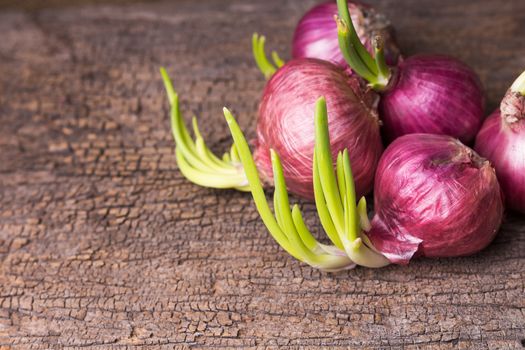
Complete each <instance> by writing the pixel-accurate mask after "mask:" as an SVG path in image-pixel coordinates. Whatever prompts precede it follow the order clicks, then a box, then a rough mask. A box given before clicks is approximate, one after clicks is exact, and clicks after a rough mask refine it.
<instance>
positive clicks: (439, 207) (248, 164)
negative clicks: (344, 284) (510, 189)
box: [225, 98, 503, 271]
mask: <svg viewBox="0 0 525 350" xmlns="http://www.w3.org/2000/svg"><path fill="white" fill-rule="evenodd" d="M225 113H226V119H227V120H228V123H229V126H230V130H231V132H232V136H233V139H234V141H235V146H236V148H237V149H238V152H239V155H240V160H241V162H242V164H243V167H244V169H245V171H246V173H247V174H248V183H249V188H250V191H251V192H252V195H253V197H254V200H255V203H256V206H257V210H258V211H259V213H260V215H261V218H262V219H263V222H264V223H265V225H266V227H267V228H268V230H269V231H270V233H271V234H272V236H273V237H274V238H275V240H276V241H277V242H278V243H279V244H280V245H281V246H282V247H283V248H284V249H285V250H286V251H287V252H289V253H290V254H291V255H292V256H294V257H295V258H297V259H299V260H301V261H303V262H306V263H308V264H309V265H311V266H313V267H316V268H319V269H323V270H327V271H336V270H340V269H348V268H352V267H354V266H356V265H360V266H366V267H383V266H385V265H388V264H389V263H390V262H392V263H398V264H404V263H407V262H408V261H409V260H410V259H412V258H413V257H417V256H426V257H453V256H462V255H470V254H473V253H476V252H478V251H480V250H481V249H483V248H485V247H486V246H487V245H488V244H489V243H490V242H491V241H492V239H493V238H494V236H495V235H496V233H497V231H498V229H499V227H500V225H501V221H502V216H503V201H502V194H501V191H500V187H499V184H498V181H497V179H496V175H495V172H494V169H493V168H492V167H491V166H490V164H489V162H488V161H487V160H486V159H483V158H481V157H480V156H479V155H477V154H476V153H475V152H474V151H473V150H472V149H470V148H469V147H467V146H465V145H463V144H462V143H461V142H460V141H458V140H457V139H454V138H452V137H450V136H444V135H431V134H411V135H405V136H403V137H400V138H399V139H397V140H396V141H394V142H393V143H392V144H391V145H390V146H389V147H388V149H387V150H386V151H385V153H384V155H383V157H382V158H381V161H380V164H379V168H378V172H377V176H376V183H375V186H376V187H375V198H374V199H375V209H376V214H375V216H374V218H373V220H372V222H371V223H370V222H369V221H368V217H367V214H366V201H365V200H364V198H361V200H360V201H359V203H358V204H357V205H356V204H355V203H356V198H357V197H356V195H355V187H354V182H353V177H352V171H351V168H350V161H349V156H348V150H346V149H345V150H344V151H343V152H339V153H338V154H337V156H336V157H335V159H336V162H335V163H336V171H335V173H334V169H333V165H332V164H333V161H332V159H333V156H332V152H331V150H330V144H331V142H330V137H329V131H328V122H327V116H326V114H327V112H326V104H325V100H324V99H323V98H321V99H319V100H318V102H317V104H316V113H315V145H314V151H313V156H312V157H313V170H312V176H313V178H314V193H315V204H316V207H317V212H318V215H319V218H320V221H321V224H322V226H323V228H324V230H325V232H326V233H327V235H328V237H329V239H330V241H331V242H332V243H333V246H326V245H323V244H321V243H319V242H317V240H315V238H313V236H312V235H311V234H310V232H309V231H308V229H307V228H306V226H305V224H304V221H303V219H302V215H301V213H300V211H299V209H298V207H297V206H294V207H293V209H292V211H291V213H290V208H289V200H288V194H287V193H286V190H285V187H286V184H285V180H284V177H283V168H282V165H281V161H280V158H279V156H278V154H277V153H276V152H275V151H274V150H271V162H272V170H273V174H274V178H275V192H274V210H275V214H272V213H271V210H270V208H269V206H268V204H267V202H266V199H265V197H264V192H263V189H262V187H261V184H260V180H259V175H258V174H257V167H256V165H255V162H254V161H253V158H252V156H251V154H250V151H249V148H248V145H247V143H246V141H245V139H244V137H243V136H242V132H241V131H240V129H239V127H238V125H237V124H236V123H235V121H234V119H233V117H232V116H231V114H229V112H228V111H226V112H225Z"/></svg>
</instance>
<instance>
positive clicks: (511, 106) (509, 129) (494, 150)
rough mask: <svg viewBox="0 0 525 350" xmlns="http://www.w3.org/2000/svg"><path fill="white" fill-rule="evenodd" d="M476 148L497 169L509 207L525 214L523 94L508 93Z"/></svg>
mask: <svg viewBox="0 0 525 350" xmlns="http://www.w3.org/2000/svg"><path fill="white" fill-rule="evenodd" d="M522 77H523V78H525V73H524V75H523V76H522ZM524 85H525V84H524ZM524 92H525V90H524ZM475 148H476V151H478V152H479V154H481V155H483V156H484V157H487V158H488V159H489V160H490V161H491V163H492V165H493V166H494V167H495V168H496V175H497V176H498V180H499V182H500V184H501V188H502V189H503V193H504V194H505V200H506V202H507V205H508V207H509V208H511V209H514V210H517V211H519V212H521V213H525V96H523V94H522V93H521V92H519V91H513V89H512V88H511V89H510V90H509V91H508V92H507V94H506V95H505V97H504V98H503V100H502V101H501V105H500V108H499V109H498V110H496V111H494V113H492V114H491V115H490V117H489V118H488V119H487V120H486V121H485V123H484V124H483V127H482V128H481V131H480V132H479V134H478V136H477V138H476V147H475Z"/></svg>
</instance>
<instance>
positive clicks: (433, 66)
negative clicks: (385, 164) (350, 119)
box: [379, 55, 485, 144]
mask: <svg viewBox="0 0 525 350" xmlns="http://www.w3.org/2000/svg"><path fill="white" fill-rule="evenodd" d="M393 72H394V73H393V78H392V79H391V81H390V83H389V85H388V86H387V87H386V90H385V91H384V92H383V93H382V96H381V102H380V105H379V111H380V117H381V120H382V121H383V123H384V128H383V131H384V134H385V136H386V139H387V140H388V141H393V140H394V139H396V138H397V137H399V136H402V135H406V134H412V133H428V134H443V135H449V136H453V137H455V138H458V139H459V140H461V141H462V142H463V143H465V144H470V143H471V142H472V141H473V140H474V138H475V137H476V134H477V132H478V130H479V128H480V127H481V124H482V122H483V119H484V105H485V98H484V93H483V88H482V86H481V82H480V80H479V78H478V76H477V75H476V73H475V72H474V71H473V70H472V69H470V68H469V67H468V66H467V65H465V64H463V63H462V62H460V61H458V60H456V59H454V58H451V57H446V56H438V55H417V56H412V57H409V58H408V59H406V60H405V61H403V62H401V63H400V64H399V66H398V68H397V69H395V68H394V70H393Z"/></svg>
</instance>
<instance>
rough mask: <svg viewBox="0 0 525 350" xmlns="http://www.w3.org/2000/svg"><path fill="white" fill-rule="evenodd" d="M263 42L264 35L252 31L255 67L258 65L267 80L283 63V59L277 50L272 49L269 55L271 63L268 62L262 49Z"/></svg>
mask: <svg viewBox="0 0 525 350" xmlns="http://www.w3.org/2000/svg"><path fill="white" fill-rule="evenodd" d="M265 43H266V37H265V36H264V35H259V34H257V33H253V36H252V53H253V58H254V59H255V63H256V64H257V67H259V70H260V71H261V72H262V74H263V75H264V77H265V78H266V79H267V80H268V79H270V78H271V77H272V75H273V74H274V73H275V72H276V71H277V69H279V68H281V67H282V66H283V65H284V61H283V60H282V59H281V58H280V57H279V55H278V54H277V52H275V51H272V53H271V55H272V60H273V63H272V62H270V60H269V59H268V57H267V56H266V52H265V50H264V45H265Z"/></svg>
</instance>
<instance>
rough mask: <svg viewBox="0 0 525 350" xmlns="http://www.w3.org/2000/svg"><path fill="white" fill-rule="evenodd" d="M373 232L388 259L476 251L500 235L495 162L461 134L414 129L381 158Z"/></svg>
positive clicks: (395, 260) (371, 235) (499, 196)
mask: <svg viewBox="0 0 525 350" xmlns="http://www.w3.org/2000/svg"><path fill="white" fill-rule="evenodd" d="M374 206H375V215H374V217H373V219H372V229H371V230H370V231H369V232H368V236H369V238H370V240H371V242H372V244H373V245H374V247H375V248H376V249H378V250H379V251H380V252H381V253H383V254H384V255H385V256H386V257H387V258H388V259H389V260H390V261H391V262H393V263H399V264H405V263H408V261H409V260H410V259H411V258H413V257H415V256H425V257H431V258H439V257H455V256H464V255H470V254H473V253H476V252H478V251H480V250H482V249H483V248H485V247H486V246H487V245H488V244H489V243H490V242H491V241H492V240H493V238H494V236H495V235H496V233H497V231H498V229H499V227H500V225H501V221H502V217H503V211H504V205H503V198H502V193H501V189H500V186H499V184H498V181H497V179H496V174H495V171H494V169H493V168H492V167H491V165H490V163H489V162H488V161H487V160H486V159H484V158H482V157H480V156H479V155H478V154H477V153H476V152H474V151H473V150H472V149H470V148H469V147H467V146H465V145H463V144H462V143H461V142H459V141H458V140H457V139H454V138H452V137H449V136H445V135H431V134H411V135H405V136H402V137H400V138H398V139H397V140H396V141H394V142H393V143H392V144H391V145H390V146H389V147H388V148H387V149H386V150H385V152H384V154H383V156H382V157H381V160H380V162H379V165H378V168H377V172H376V177H375V187H374Z"/></svg>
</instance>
